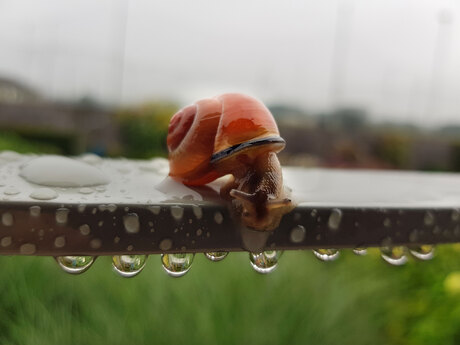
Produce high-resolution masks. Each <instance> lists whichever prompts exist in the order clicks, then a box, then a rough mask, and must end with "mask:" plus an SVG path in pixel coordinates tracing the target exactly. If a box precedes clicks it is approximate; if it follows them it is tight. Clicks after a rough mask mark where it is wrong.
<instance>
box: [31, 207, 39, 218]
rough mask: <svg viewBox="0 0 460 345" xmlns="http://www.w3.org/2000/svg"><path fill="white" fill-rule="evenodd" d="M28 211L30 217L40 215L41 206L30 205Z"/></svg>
mask: <svg viewBox="0 0 460 345" xmlns="http://www.w3.org/2000/svg"><path fill="white" fill-rule="evenodd" d="M29 212H30V215H31V216H32V217H38V216H40V213H41V208H40V206H30V207H29Z"/></svg>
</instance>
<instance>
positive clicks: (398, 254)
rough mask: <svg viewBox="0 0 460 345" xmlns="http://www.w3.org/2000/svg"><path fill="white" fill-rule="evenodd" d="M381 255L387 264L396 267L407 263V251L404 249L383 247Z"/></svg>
mask: <svg viewBox="0 0 460 345" xmlns="http://www.w3.org/2000/svg"><path fill="white" fill-rule="evenodd" d="M380 254H381V256H382V258H383V260H385V261H386V262H388V263H389V264H391V265H394V266H401V265H404V264H405V263H406V262H407V256H406V251H405V248H404V247H401V246H395V247H391V246H388V247H381V248H380Z"/></svg>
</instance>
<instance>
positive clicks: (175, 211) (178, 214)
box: [171, 206, 184, 220]
mask: <svg viewBox="0 0 460 345" xmlns="http://www.w3.org/2000/svg"><path fill="white" fill-rule="evenodd" d="M171 215H172V216H173V217H174V219H175V220H181V219H182V217H183V215H184V209H183V208H182V207H180V206H171Z"/></svg>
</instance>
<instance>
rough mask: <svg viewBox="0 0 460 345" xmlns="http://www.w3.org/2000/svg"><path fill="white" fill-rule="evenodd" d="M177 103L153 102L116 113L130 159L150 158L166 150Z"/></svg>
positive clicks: (162, 153)
mask: <svg viewBox="0 0 460 345" xmlns="http://www.w3.org/2000/svg"><path fill="white" fill-rule="evenodd" d="M177 109H178V106H177V105H176V104H174V103H170V102H153V103H148V104H145V105H143V106H139V107H136V108H129V109H124V110H121V111H120V112H119V113H118V114H117V121H118V124H119V126H120V135H121V140H122V145H123V149H122V150H123V154H124V155H125V156H126V157H129V158H150V157H153V156H164V155H166V153H167V149H166V136H167V134H168V125H169V119H170V118H171V116H172V115H173V114H174V113H175V112H176V111H177Z"/></svg>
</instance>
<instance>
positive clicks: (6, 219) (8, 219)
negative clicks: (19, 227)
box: [2, 212, 14, 226]
mask: <svg viewBox="0 0 460 345" xmlns="http://www.w3.org/2000/svg"><path fill="white" fill-rule="evenodd" d="M2 224H3V225H4V226H12V225H13V224H14V218H13V215H12V214H11V213H9V212H6V213H3V214H2Z"/></svg>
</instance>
